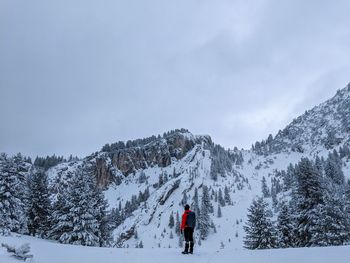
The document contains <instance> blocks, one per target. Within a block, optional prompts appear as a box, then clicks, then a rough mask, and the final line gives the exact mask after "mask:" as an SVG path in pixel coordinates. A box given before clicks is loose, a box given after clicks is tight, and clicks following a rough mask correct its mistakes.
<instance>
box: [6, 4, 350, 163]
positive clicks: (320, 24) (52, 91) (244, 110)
mask: <svg viewBox="0 0 350 263" xmlns="http://www.w3.org/2000/svg"><path fill="white" fill-rule="evenodd" d="M349 7H350V4H349V3H348V1H337V3H336V4H334V3H333V4H330V3H329V2H327V1H307V3H306V2H305V1H294V0H293V1H282V2H281V1H273V0H261V1H258V0H257V1H228V0H227V1H225V0H223V1H216V2H213V1H195V0H191V1H185V0H181V1H174V2H169V1H161V0H151V1H136V0H134V1H126V2H125V1H108V0H105V1H99V2H98V3H97V2H96V1H73V2H72V1H66V0H62V1H58V2H47V1H43V0H42V1H39V0H35V1H30V2H28V1H27V2H23V1H18V0H11V1H9V0H8V1H2V3H1V6H0V36H1V39H2V41H1V42H0V57H1V58H2V59H1V60H0V90H1V96H0V111H1V115H0V123H1V127H2V132H1V136H0V150H1V151H6V152H10V153H13V152H18V151H21V152H23V153H25V154H30V155H37V154H38V155H44V154H52V153H57V154H65V155H67V154H70V153H73V154H78V155H80V156H84V155H86V154H89V153H91V152H93V151H96V150H98V149H99V148H100V147H101V146H102V145H103V144H105V143H107V142H113V141H117V140H127V139H132V138H138V137H145V136H149V135H153V134H158V133H163V132H164V131H166V130H169V129H174V128H180V127H185V128H188V129H190V130H191V131H192V132H194V133H199V134H210V135H211V136H212V137H213V139H214V141H215V142H218V143H221V144H223V145H224V146H226V147H231V148H232V147H234V146H238V147H249V146H250V145H251V144H252V143H253V142H254V141H255V140H261V139H263V138H266V137H267V135H268V134H269V133H276V132H277V131H278V129H282V128H283V127H284V126H285V125H286V124H287V123H288V122H289V121H291V120H292V119H293V118H294V117H297V115H299V114H301V113H303V112H304V111H305V110H306V109H309V108H310V107H312V106H314V105H316V104H318V103H320V102H322V101H323V100H324V99H326V98H328V97H329V96H331V95H332V94H334V93H335V91H336V90H337V89H339V88H342V87H343V86H345V85H346V84H347V82H348V81H349V79H347V78H348V76H349V71H350V65H349V61H350V60H349V54H350V52H349V51H350V50H349V49H350V45H349V44H350V43H349V42H350V36H349V31H348V29H347V25H349V22H350V17H349V16H348V14H347V10H349Z"/></svg>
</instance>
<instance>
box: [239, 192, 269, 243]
mask: <svg viewBox="0 0 350 263" xmlns="http://www.w3.org/2000/svg"><path fill="white" fill-rule="evenodd" d="M270 214H271V212H270V211H269V210H268V204H267V203H266V202H265V201H264V199H263V198H258V199H256V200H254V201H253V203H252V204H251V206H250V207H249V208H248V215H247V216H248V221H247V222H246V225H245V226H244V230H245V232H246V236H245V237H244V247H245V248H247V249H266V248H274V247H275V237H274V230H273V225H272V222H271V219H270Z"/></svg>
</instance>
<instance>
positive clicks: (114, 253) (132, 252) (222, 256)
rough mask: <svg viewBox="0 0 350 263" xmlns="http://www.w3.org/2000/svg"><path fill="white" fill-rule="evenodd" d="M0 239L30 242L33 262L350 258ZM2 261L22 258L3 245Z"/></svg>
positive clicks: (327, 251)
mask: <svg viewBox="0 0 350 263" xmlns="http://www.w3.org/2000/svg"><path fill="white" fill-rule="evenodd" d="M0 243H7V244H10V245H17V246H18V245H19V244H23V243H30V245H31V253H32V254H33V255H34V258H33V259H32V260H31V261H30V260H28V261H29V262H33V263H48V262H50V263H62V262H64V263H76V262H82V263H96V262H104V263H115V262H124V263H129V262H130V263H135V262H152V263H157V262H162V263H163V262H167V263H175V262H176V263H177V262H184V263H187V262H188V263H190V262H191V263H204V262H205V263H214V262H221V263H229V262H239V263H251V262H260V263H295V262H300V263H303V262H318V263H329V262H337V263H346V262H349V253H350V247H349V246H344V247H327V248H297V249H274V250H260V251H248V250H243V249H218V250H216V249H210V250H207V249H203V248H200V249H199V250H197V251H195V254H194V255H181V254H180V250H179V249H146V248H144V249H135V248H130V249H118V248H93V247H83V246H73V245H62V244H57V243H54V242H50V241H45V240H41V239H36V238H32V237H27V236H22V237H3V236H0ZM0 262H1V263H14V262H20V261H18V260H16V259H14V258H12V257H10V255H9V254H8V253H7V252H6V250H5V249H4V248H0Z"/></svg>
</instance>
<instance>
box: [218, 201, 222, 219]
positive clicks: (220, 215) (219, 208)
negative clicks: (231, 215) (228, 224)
mask: <svg viewBox="0 0 350 263" xmlns="http://www.w3.org/2000/svg"><path fill="white" fill-rule="evenodd" d="M217 217H218V218H220V217H222V212H221V207H220V204H218V214H217Z"/></svg>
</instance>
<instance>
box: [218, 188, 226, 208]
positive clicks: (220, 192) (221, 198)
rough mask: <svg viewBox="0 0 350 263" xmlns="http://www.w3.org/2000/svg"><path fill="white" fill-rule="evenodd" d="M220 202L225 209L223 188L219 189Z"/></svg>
mask: <svg viewBox="0 0 350 263" xmlns="http://www.w3.org/2000/svg"><path fill="white" fill-rule="evenodd" d="M218 202H219V204H220V206H221V207H224V206H225V205H226V203H225V199H224V198H223V196H222V191H221V188H219V195H218Z"/></svg>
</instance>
